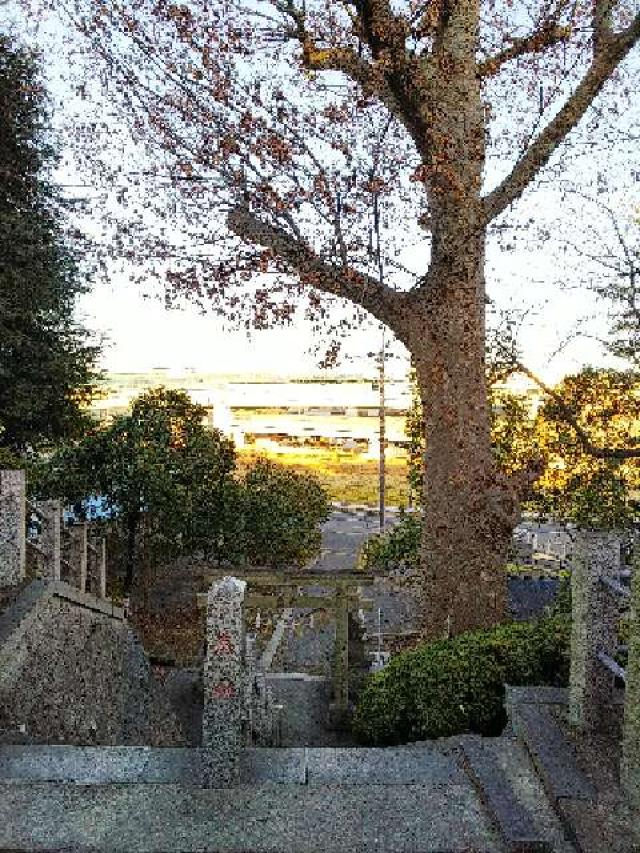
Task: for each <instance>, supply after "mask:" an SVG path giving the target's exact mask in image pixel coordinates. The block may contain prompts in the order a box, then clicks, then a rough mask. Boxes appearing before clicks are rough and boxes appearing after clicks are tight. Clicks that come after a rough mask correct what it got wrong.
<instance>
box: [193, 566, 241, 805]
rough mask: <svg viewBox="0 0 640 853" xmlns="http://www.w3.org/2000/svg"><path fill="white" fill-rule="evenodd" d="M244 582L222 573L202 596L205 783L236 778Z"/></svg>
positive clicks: (226, 783)
mask: <svg viewBox="0 0 640 853" xmlns="http://www.w3.org/2000/svg"><path fill="white" fill-rule="evenodd" d="M245 590H246V582H245V581H242V580H238V579H237V578H233V577H225V578H223V579H222V580H221V581H219V582H218V583H215V584H214V585H213V586H212V587H211V589H210V590H209V594H208V596H207V651H206V657H205V662H204V708H203V715H202V746H203V747H205V748H206V749H208V750H210V752H209V756H208V759H207V760H206V767H205V773H204V784H205V785H206V786H207V787H211V788H213V787H221V788H223V787H230V786H232V785H234V784H237V783H238V782H239V775H240V751H241V749H242V746H243V744H242V723H243V715H244V709H243V706H244V699H245V681H244V667H243V664H244V661H243V656H244V650H245V634H244V596H245Z"/></svg>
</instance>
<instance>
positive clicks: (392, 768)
mask: <svg viewBox="0 0 640 853" xmlns="http://www.w3.org/2000/svg"><path fill="white" fill-rule="evenodd" d="M306 753H307V755H306V759H307V782H308V784H309V785H327V784H334V783H335V784H339V785H431V786H434V785H449V784H453V785H456V784H462V783H463V782H464V781H465V774H464V771H463V770H462V769H461V768H460V767H458V765H457V763H456V761H455V759H454V757H453V756H452V755H446V754H445V753H444V752H442V751H440V750H439V749H438V748H437V747H436V748H434V747H428V746H426V747H402V746H398V747H386V748H376V747H338V748H331V747H310V748H308V749H307V750H306Z"/></svg>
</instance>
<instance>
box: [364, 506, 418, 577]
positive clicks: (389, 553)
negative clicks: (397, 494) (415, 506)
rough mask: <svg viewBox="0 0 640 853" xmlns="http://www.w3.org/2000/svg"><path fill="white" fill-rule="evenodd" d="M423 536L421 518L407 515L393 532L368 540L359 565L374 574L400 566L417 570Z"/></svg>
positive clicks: (377, 535) (393, 528) (392, 529)
mask: <svg viewBox="0 0 640 853" xmlns="http://www.w3.org/2000/svg"><path fill="white" fill-rule="evenodd" d="M421 534H422V522H421V519H420V517H419V516H418V517H416V516H413V515H405V516H404V517H403V518H402V519H401V520H400V521H399V522H398V524H396V526H395V527H392V528H391V530H388V531H387V532H386V533H380V534H376V535H375V536H371V537H370V538H369V539H367V541H366V542H365V543H364V545H363V546H362V549H361V551H360V556H359V559H358V565H359V566H360V568H363V569H365V570H366V571H372V572H376V571H378V572H382V571H389V569H393V568H396V567H397V566H399V565H404V566H406V567H407V568H410V569H417V568H418V565H419V561H420V538H421Z"/></svg>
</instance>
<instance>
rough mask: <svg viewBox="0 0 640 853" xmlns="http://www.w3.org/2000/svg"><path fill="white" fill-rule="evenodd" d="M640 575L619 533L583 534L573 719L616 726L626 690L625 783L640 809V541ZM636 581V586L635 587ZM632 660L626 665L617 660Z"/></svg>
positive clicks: (578, 555) (578, 544)
mask: <svg viewBox="0 0 640 853" xmlns="http://www.w3.org/2000/svg"><path fill="white" fill-rule="evenodd" d="M635 546H636V547H635V554H634V557H633V562H634V563H635V570H632V569H631V567H626V566H624V565H623V564H622V562H621V556H620V555H621V540H620V537H619V536H618V535H617V534H615V533H606V532H602V531H580V532H579V533H578V534H577V535H576V541H575V547H574V555H573V570H572V575H571V593H572V615H573V621H572V633H571V673H570V684H569V714H570V720H571V723H572V724H573V725H574V726H575V727H576V728H578V729H579V730H582V731H585V732H589V731H597V730H598V729H602V728H604V727H606V726H607V725H608V724H610V722H611V714H612V712H613V707H612V706H613V694H614V688H615V684H616V682H618V683H619V684H623V685H624V688H625V698H624V720H623V736H622V762H621V772H620V777H621V784H622V786H623V788H624V790H625V792H626V794H627V796H628V797H629V799H630V800H631V801H632V802H633V803H634V804H635V805H636V806H639V807H640V553H639V552H640V540H638V539H637V538H636V541H635ZM629 582H630V583H629ZM621 611H625V612H626V614H627V617H628V620H629V624H628V634H629V639H628V642H627V643H625V644H620V643H619V637H618V630H619V622H620V614H621ZM621 653H622V654H625V653H626V655H627V664H626V666H625V667H623V666H621V664H620V663H619V662H618V660H617V658H618V659H620V654H621Z"/></svg>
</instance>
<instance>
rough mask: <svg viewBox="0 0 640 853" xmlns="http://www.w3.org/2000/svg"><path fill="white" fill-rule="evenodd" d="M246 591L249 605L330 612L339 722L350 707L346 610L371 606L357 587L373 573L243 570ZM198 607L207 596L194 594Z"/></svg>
mask: <svg viewBox="0 0 640 853" xmlns="http://www.w3.org/2000/svg"><path fill="white" fill-rule="evenodd" d="M223 576H224V572H223V571H219V572H210V573H208V575H207V580H208V581H209V582H210V583H216V581H219V580H220V579H221V578H222V577H223ZM241 579H242V580H243V581H245V582H246V584H247V586H248V587H249V590H250V591H249V592H248V593H247V594H246V596H244V604H245V606H248V607H255V608H264V609H270V610H278V611H283V610H288V609H290V608H294V607H295V608H311V609H324V610H328V611H330V612H331V613H332V614H333V617H334V619H335V623H336V640H335V651H334V656H333V667H332V681H333V705H332V716H333V721H334V723H335V724H336V725H339V724H340V723H341V722H342V721H343V720H344V719H345V718H346V716H347V714H348V710H349V613H350V612H353V611H354V610H357V609H370V608H371V606H372V602H371V601H369V600H367V599H363V598H362V597H361V595H360V594H359V592H358V587H362V586H366V585H370V584H372V583H373V581H374V576H373V575H370V574H365V573H364V572H340V573H335V574H330V573H328V572H327V573H324V572H298V573H291V572H286V571H278V572H273V571H260V570H254V571H251V572H246V573H244V572H243V573H242V575H241ZM309 587H321V588H325V589H329V590H331V591H332V592H333V595H332V596H323V595H318V594H309V593H307V592H303V590H305V589H308V588H309ZM197 598H198V603H199V605H200V606H201V607H205V606H206V601H207V595H206V594H200V595H198V596H197Z"/></svg>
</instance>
